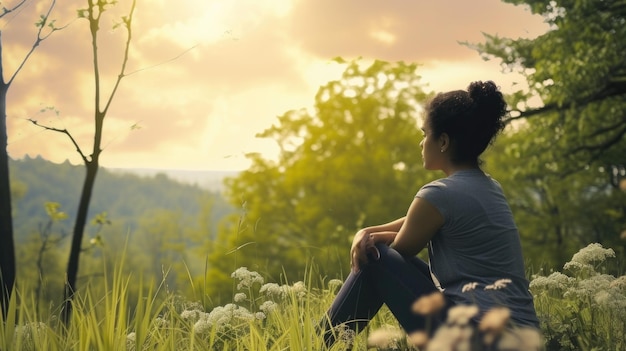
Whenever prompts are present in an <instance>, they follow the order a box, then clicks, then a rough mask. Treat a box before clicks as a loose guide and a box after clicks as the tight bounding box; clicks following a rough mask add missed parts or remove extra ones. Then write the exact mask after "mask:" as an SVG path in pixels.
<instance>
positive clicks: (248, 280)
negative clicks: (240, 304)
mask: <svg viewBox="0 0 626 351" xmlns="http://www.w3.org/2000/svg"><path fill="white" fill-rule="evenodd" d="M230 276H231V277H232V278H234V279H237V280H239V284H237V290H242V289H249V288H251V287H252V285H253V284H255V283H258V284H263V283H264V279H263V277H261V275H260V274H259V273H257V272H254V271H249V270H248V268H247V267H239V268H237V270H235V271H234V272H233V273H232V274H231V275H230Z"/></svg>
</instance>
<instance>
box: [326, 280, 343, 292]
mask: <svg viewBox="0 0 626 351" xmlns="http://www.w3.org/2000/svg"><path fill="white" fill-rule="evenodd" d="M342 285H343V281H341V279H331V280H330V281H328V289H329V290H335V289H336V288H338V287H340V286H342Z"/></svg>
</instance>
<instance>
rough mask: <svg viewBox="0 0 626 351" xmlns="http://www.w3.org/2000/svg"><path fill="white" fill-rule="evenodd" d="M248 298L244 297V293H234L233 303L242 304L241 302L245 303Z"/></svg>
mask: <svg viewBox="0 0 626 351" xmlns="http://www.w3.org/2000/svg"><path fill="white" fill-rule="evenodd" d="M247 298H248V296H246V294H245V293H242V292H240V293H236V294H235V297H234V298H233V299H234V301H235V302H242V301H246V299H247Z"/></svg>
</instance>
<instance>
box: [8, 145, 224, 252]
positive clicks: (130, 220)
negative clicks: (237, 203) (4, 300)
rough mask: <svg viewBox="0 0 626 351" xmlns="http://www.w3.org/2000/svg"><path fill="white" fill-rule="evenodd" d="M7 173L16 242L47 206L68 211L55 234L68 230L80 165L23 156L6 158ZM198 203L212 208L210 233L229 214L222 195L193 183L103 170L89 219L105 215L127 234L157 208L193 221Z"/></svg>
mask: <svg viewBox="0 0 626 351" xmlns="http://www.w3.org/2000/svg"><path fill="white" fill-rule="evenodd" d="M10 169H11V189H12V193H13V194H12V195H13V196H12V199H13V200H12V201H13V208H14V225H15V237H16V241H18V242H19V241H22V240H24V239H25V238H26V237H27V236H28V235H29V234H30V233H32V232H33V231H37V230H38V228H39V226H40V225H41V224H42V223H45V222H46V221H47V220H48V219H49V218H48V216H47V214H46V211H45V208H44V204H45V203H46V202H56V203H59V204H60V208H61V211H63V212H65V213H67V215H68V218H67V220H66V221H63V222H60V223H58V224H57V227H58V229H59V230H65V231H69V230H71V226H72V225H73V222H74V219H75V213H76V207H77V205H78V198H79V195H80V184H82V180H83V178H84V172H85V170H84V167H83V166H75V165H72V164H70V163H69V162H67V161H66V162H65V163H62V164H55V163H52V162H49V161H47V160H44V159H43V158H41V157H35V158H30V157H28V156H26V157H25V158H23V159H20V160H11V161H10ZM203 202H211V204H212V211H211V216H210V218H209V219H208V220H209V221H210V222H211V224H210V227H211V233H213V234H214V233H215V231H216V230H217V223H218V221H219V220H220V218H222V217H223V216H224V215H226V214H227V213H230V212H232V211H233V208H232V207H231V206H230V205H228V204H227V203H226V202H225V201H224V200H223V197H222V196H221V194H219V193H217V192H213V191H209V190H206V189H203V188H201V187H199V186H198V185H192V184H184V183H181V182H179V181H176V180H174V179H172V178H170V177H168V176H167V175H165V174H157V175H155V176H138V175H135V174H132V173H120V172H111V171H108V170H107V169H102V170H101V173H99V174H98V178H97V180H96V185H95V189H94V196H93V201H92V205H91V207H90V216H89V217H90V218H94V217H95V216H96V215H97V214H102V213H106V216H107V218H108V219H109V220H110V221H111V222H112V223H115V224H116V225H120V227H122V228H125V231H126V232H129V233H132V232H134V231H136V230H137V228H138V226H139V223H140V222H141V221H142V219H145V218H146V217H149V216H151V215H152V214H153V212H154V211H156V210H162V211H174V212H180V213H184V214H185V216H188V218H189V219H190V220H193V221H195V218H197V216H198V214H199V213H200V211H201V209H202V206H203Z"/></svg>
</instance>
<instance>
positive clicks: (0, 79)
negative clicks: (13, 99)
mask: <svg viewBox="0 0 626 351" xmlns="http://www.w3.org/2000/svg"><path fill="white" fill-rule="evenodd" d="M26 2H27V0H21V1H19V2H18V3H17V4H16V5H14V6H13V7H11V8H6V7H3V8H2V12H0V19H2V18H4V17H5V16H7V15H8V14H10V13H11V12H13V11H16V10H18V9H20V7H22V6H23V5H24V4H25V3H26ZM55 3H56V1H55V0H52V1H51V3H50V6H49V7H48V11H47V13H46V14H45V15H42V16H41V17H40V19H39V21H38V22H37V23H36V25H37V27H38V31H37V37H36V38H35V41H34V42H33V44H32V46H31V48H30V50H29V51H28V52H27V53H26V55H25V56H24V58H23V59H22V61H21V62H20V63H19V65H18V67H17V69H16V70H15V72H13V74H12V75H11V76H10V77H9V79H8V80H6V81H5V79H4V69H3V65H2V42H1V41H0V242H2V245H1V246H0V313H2V314H3V315H5V314H6V311H7V308H8V304H9V299H10V297H11V292H12V290H13V286H14V284H15V246H14V240H13V218H12V211H11V189H10V180H9V155H8V153H7V142H8V136H7V124H6V119H7V113H6V110H7V109H6V107H7V93H8V92H9V88H10V87H11V84H13V82H14V80H15V78H16V77H17V75H18V73H19V72H20V71H21V70H22V68H23V67H24V65H25V64H26V62H28V59H29V58H30V57H31V55H32V54H33V53H34V52H35V49H36V48H37V47H38V46H39V44H41V42H42V41H44V40H45V39H46V38H48V37H49V36H50V35H52V33H54V32H55V31H57V30H59V29H61V28H60V27H57V26H56V25H55V23H54V21H51V20H50V14H51V12H52V9H53V8H54V5H55ZM0 34H1V33H0Z"/></svg>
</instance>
